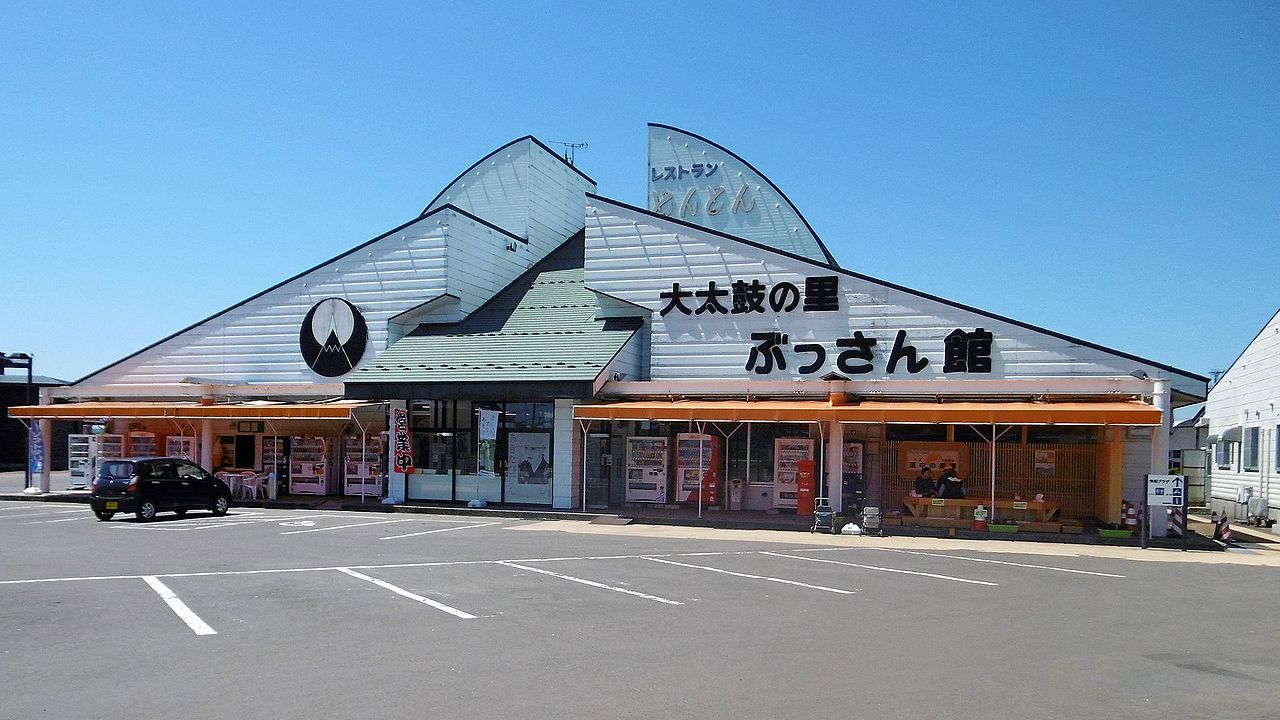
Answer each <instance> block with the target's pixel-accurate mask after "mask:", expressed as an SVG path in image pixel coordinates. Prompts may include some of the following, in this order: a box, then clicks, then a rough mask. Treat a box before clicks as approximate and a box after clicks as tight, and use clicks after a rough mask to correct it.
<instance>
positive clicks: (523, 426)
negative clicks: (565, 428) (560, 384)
mask: <svg viewBox="0 0 1280 720" xmlns="http://www.w3.org/2000/svg"><path fill="white" fill-rule="evenodd" d="M507 412H508V413H510V414H511V416H510V417H511V427H512V428H513V429H515V430H550V429H551V428H552V427H554V426H555V419H556V406H555V403H507Z"/></svg>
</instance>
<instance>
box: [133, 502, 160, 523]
mask: <svg viewBox="0 0 1280 720" xmlns="http://www.w3.org/2000/svg"><path fill="white" fill-rule="evenodd" d="M134 515H137V516H138V519H139V520H141V521H142V522H147V521H148V520H151V519H152V518H154V517H155V516H156V504H155V503H154V502H152V501H150V500H143V501H142V502H140V503H138V511H137V512H135V513H134Z"/></svg>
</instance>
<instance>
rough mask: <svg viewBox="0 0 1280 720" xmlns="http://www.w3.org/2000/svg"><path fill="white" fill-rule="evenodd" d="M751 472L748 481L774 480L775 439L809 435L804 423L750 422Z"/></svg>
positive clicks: (767, 481)
mask: <svg viewBox="0 0 1280 720" xmlns="http://www.w3.org/2000/svg"><path fill="white" fill-rule="evenodd" d="M750 432H751V437H750V442H749V444H750V446H751V448H750V459H751V462H750V474H749V475H748V477H747V482H752V483H771V482H773V441H774V440H776V439H777V438H784V437H799V438H807V437H809V426H808V425H807V424H804V423H750Z"/></svg>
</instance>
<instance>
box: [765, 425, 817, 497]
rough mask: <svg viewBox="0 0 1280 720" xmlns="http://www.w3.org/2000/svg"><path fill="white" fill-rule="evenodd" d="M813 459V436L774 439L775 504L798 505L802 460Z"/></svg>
mask: <svg viewBox="0 0 1280 720" xmlns="http://www.w3.org/2000/svg"><path fill="white" fill-rule="evenodd" d="M812 459H813V440H812V439H811V438H775V439H774V441H773V506H774V507H775V508H793V507H796V498H797V495H798V493H799V482H798V477H797V476H798V475H799V473H800V461H801V460H812Z"/></svg>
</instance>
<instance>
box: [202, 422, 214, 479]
mask: <svg viewBox="0 0 1280 720" xmlns="http://www.w3.org/2000/svg"><path fill="white" fill-rule="evenodd" d="M200 467H202V468H204V469H205V470H208V471H209V472H213V471H214V469H215V468H214V467H213V420H210V419H209V418H205V419H203V420H201V421H200Z"/></svg>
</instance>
